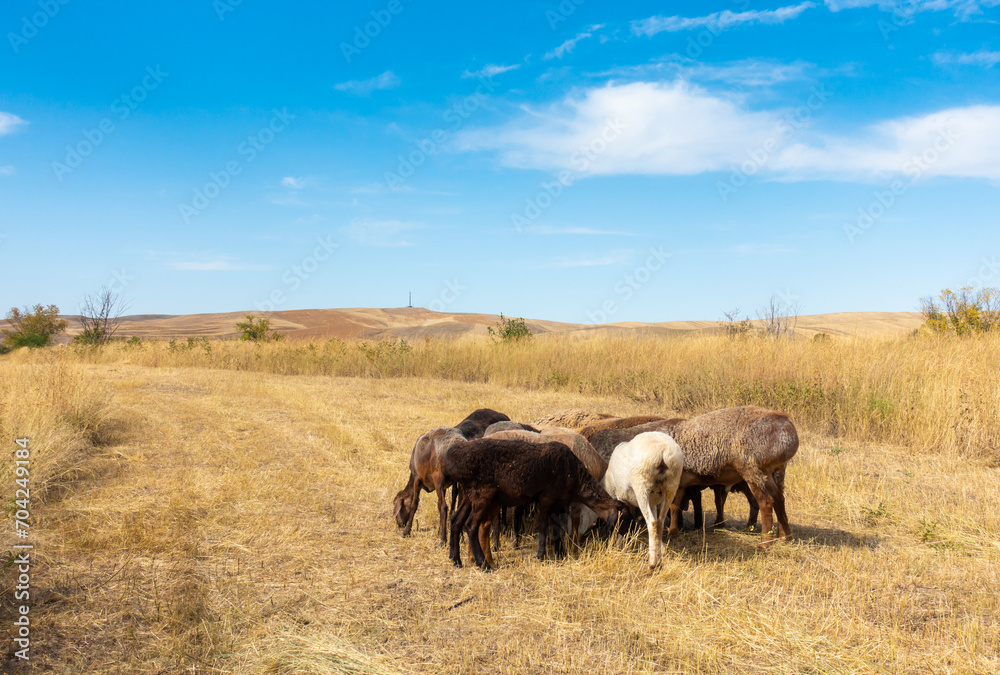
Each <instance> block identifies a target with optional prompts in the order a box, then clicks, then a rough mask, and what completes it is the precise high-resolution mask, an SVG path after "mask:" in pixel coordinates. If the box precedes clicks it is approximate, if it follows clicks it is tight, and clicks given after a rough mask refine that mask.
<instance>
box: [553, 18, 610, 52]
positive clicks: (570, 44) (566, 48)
mask: <svg viewBox="0 0 1000 675" xmlns="http://www.w3.org/2000/svg"><path fill="white" fill-rule="evenodd" d="M602 28H604V24H603V23H599V24H595V25H593V26H591V27H590V28H588V29H587V30H585V31H583V32H582V33H577V35H576V37H572V38H570V39H569V40H566V42H564V43H562V44H561V45H559V46H558V47H556V48H555V49H553V50H552V51H551V52H549V53H548V54H546V55H545V56H543V57H542V59H543V60H545V61H549V60H551V59H561V58H562V57H564V56H565V55H566V54H569V53H570V52H572V51H573V48H574V47H576V43H577V42H579V41H580V40H586V39H587V38H589V37H593V35H594V32H595V31H598V30H600V29H602Z"/></svg>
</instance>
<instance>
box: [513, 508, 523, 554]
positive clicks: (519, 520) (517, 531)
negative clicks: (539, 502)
mask: <svg viewBox="0 0 1000 675" xmlns="http://www.w3.org/2000/svg"><path fill="white" fill-rule="evenodd" d="M523 527H524V507H523V506H515V507H514V548H517V547H518V546H520V545H521V529H522V528H523Z"/></svg>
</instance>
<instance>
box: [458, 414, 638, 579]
mask: <svg viewBox="0 0 1000 675" xmlns="http://www.w3.org/2000/svg"><path fill="white" fill-rule="evenodd" d="M503 433H515V432H503ZM443 469H444V474H445V476H446V477H447V479H448V480H450V481H453V482H455V483H457V484H458V485H459V486H460V488H461V497H460V499H459V503H458V506H457V507H456V509H455V511H454V513H452V516H451V537H452V539H451V547H450V551H449V557H450V558H451V560H452V561H453V562H454V563H455V565H456V566H458V567H461V565H462V561H461V558H460V556H459V549H460V545H459V540H460V538H461V532H462V530H463V529H464V530H465V532H466V533H467V534H468V536H469V542H470V544H471V545H472V551H473V557H474V558H475V561H476V564H477V565H479V566H480V567H482V568H483V569H485V570H486V571H490V570H491V569H492V567H493V566H492V565H491V564H490V563H489V562H488V559H487V553H486V552H485V551H484V550H483V542H481V541H480V537H479V533H480V531H481V529H480V528H481V525H482V524H483V523H488V522H492V520H493V519H494V518H496V515H497V513H499V511H500V508H501V507H503V506H515V507H516V506H524V505H526V504H530V503H532V502H534V503H535V505H536V508H537V510H538V519H537V528H538V558H539V559H544V558H545V550H546V540H547V536H548V521H549V513H550V511H551V510H552V509H553V507H557V506H569V505H570V504H572V503H574V502H583V503H585V504H587V505H588V506H589V507H590V508H592V509H594V511H596V512H597V513H598V514H599V515H600V516H601V517H602V518H604V519H605V521H606V522H607V524H608V526H609V527H614V526H615V524H616V523H617V521H618V515H619V512H620V509H621V508H622V507H623V506H624V505H623V504H621V503H620V502H618V501H617V500H615V499H612V498H611V497H610V496H609V495H608V493H607V492H606V491H605V490H604V488H602V487H601V485H600V484H599V483H598V482H597V481H596V480H594V478H593V477H592V476H591V475H590V474H589V473H588V472H587V469H586V467H585V466H584V465H583V462H581V461H580V460H579V459H577V458H576V455H574V454H573V453H572V451H570V449H569V448H567V447H566V446H565V445H563V444H562V443H557V442H551V443H542V444H535V443H529V442H526V441H521V440H499V439H496V438H483V439H479V440H476V441H471V442H469V443H464V444H461V445H456V446H454V447H453V448H451V450H450V451H449V452H448V453H446V454H445V457H444V462H443ZM485 546H486V548H489V541H488V540H487V541H486V543H485Z"/></svg>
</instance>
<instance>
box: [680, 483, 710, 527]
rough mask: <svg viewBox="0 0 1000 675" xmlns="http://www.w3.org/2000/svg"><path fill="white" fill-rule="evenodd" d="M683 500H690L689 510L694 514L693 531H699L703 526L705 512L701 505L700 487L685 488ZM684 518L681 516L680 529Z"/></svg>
mask: <svg viewBox="0 0 1000 675" xmlns="http://www.w3.org/2000/svg"><path fill="white" fill-rule="evenodd" d="M684 497H685V499H690V500H691V510H692V512H693V513H694V529H695V530H700V529H701V528H702V527H704V526H705V510H704V509H703V508H702V503H701V487H700V486H694V487H689V488H686V494H685V495H684ZM683 518H684V516H681V527H683V526H684V522H683Z"/></svg>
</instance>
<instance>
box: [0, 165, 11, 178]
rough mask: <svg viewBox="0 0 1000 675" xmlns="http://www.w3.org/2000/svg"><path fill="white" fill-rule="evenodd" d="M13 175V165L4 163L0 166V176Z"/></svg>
mask: <svg viewBox="0 0 1000 675" xmlns="http://www.w3.org/2000/svg"><path fill="white" fill-rule="evenodd" d="M13 175H14V167H13V166H11V165H10V164H4V165H3V166H0V176H13Z"/></svg>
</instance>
